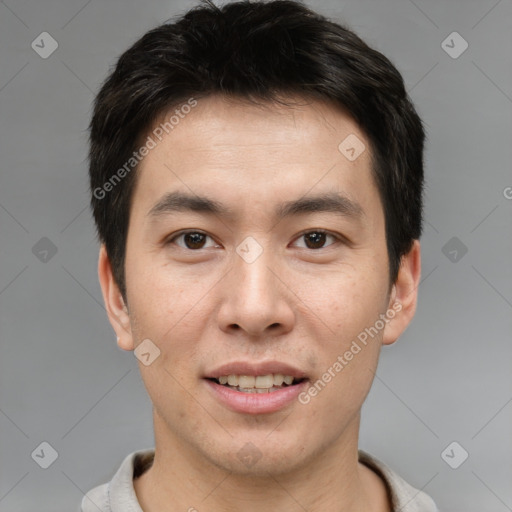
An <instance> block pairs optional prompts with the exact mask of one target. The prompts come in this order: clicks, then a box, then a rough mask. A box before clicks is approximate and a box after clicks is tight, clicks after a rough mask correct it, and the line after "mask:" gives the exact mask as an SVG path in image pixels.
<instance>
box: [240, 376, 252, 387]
mask: <svg viewBox="0 0 512 512" xmlns="http://www.w3.org/2000/svg"><path fill="white" fill-rule="evenodd" d="M255 383H256V377H254V376H252V375H240V376H239V377H238V385H239V386H240V387H241V388H253V387H254V384H255Z"/></svg>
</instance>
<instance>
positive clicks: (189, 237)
mask: <svg viewBox="0 0 512 512" xmlns="http://www.w3.org/2000/svg"><path fill="white" fill-rule="evenodd" d="M203 242H204V235H203V234H201V233H187V234H186V235H185V244H186V245H187V247H188V248H189V249H200V248H201V247H202V245H203Z"/></svg>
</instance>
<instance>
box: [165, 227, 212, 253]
mask: <svg viewBox="0 0 512 512" xmlns="http://www.w3.org/2000/svg"><path fill="white" fill-rule="evenodd" d="M207 238H210V239H211V240H213V239H212V238H211V237H210V236H208V235H207V234H206V233H202V232H201V231H182V232H181V233H178V234H177V235H174V236H173V237H171V238H169V239H168V240H167V241H166V242H165V245H170V244H172V243H175V241H176V240H180V239H182V240H183V243H184V245H182V244H179V243H177V242H176V245H177V246H178V247H181V248H182V249H190V250H198V249H204V248H205V241H206V239H207Z"/></svg>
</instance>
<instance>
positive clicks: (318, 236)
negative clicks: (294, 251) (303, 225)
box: [297, 229, 340, 249]
mask: <svg viewBox="0 0 512 512" xmlns="http://www.w3.org/2000/svg"><path fill="white" fill-rule="evenodd" d="M328 237H330V238H332V239H334V241H335V242H336V241H339V240H340V239H339V237H337V236H335V235H333V234H331V233H329V232H328V231H324V230H323V229H314V230H311V231H307V232H306V233H302V234H301V235H300V236H299V238H298V239H297V240H301V239H303V240H304V241H305V242H306V243H305V246H302V247H305V248H306V249H323V248H324V247H325V245H324V244H325V241H326V239H327V238H328ZM329 245H333V244H329ZM327 247H328V246H327Z"/></svg>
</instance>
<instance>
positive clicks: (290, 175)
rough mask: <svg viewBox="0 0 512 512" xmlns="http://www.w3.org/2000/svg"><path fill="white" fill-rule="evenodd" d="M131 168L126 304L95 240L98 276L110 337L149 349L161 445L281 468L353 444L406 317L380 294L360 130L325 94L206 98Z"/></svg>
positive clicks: (242, 466) (379, 253)
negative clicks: (307, 99) (284, 100)
mask: <svg viewBox="0 0 512 512" xmlns="http://www.w3.org/2000/svg"><path fill="white" fill-rule="evenodd" d="M348 136H351V137H352V138H351V139H348V140H349V141H351V142H352V143H351V144H350V145H349V146H348V147H347V146H346V145H345V146H344V145H343V144H342V147H341V149H340V148H339V146H340V143H341V142H342V141H344V140H345V139H346V138H347V137H348ZM354 136H355V137H357V139H355V138H354ZM156 140H158V139H156ZM354 141H355V142H354ZM361 143H362V144H364V147H365V148H366V149H364V151H363V152H362V153H361V154H360V155H359V156H358V157H357V158H355V159H354V158H353V157H354V156H355V155H357V153H358V152H359V150H360V149H361V148H362V147H363V146H361V145H360V144H361ZM350 147H354V149H355V151H352V150H351V149H350ZM347 155H348V156H350V157H351V158H347ZM137 172H138V173H139V175H138V182H137V185H136V188H135V190H134V195H133V201H132V209H131V213H130V223H129V231H128V238H127V247H126V266H125V273H126V287H127V309H126V308H125V309H124V310H123V309H122V307H117V308H116V304H119V303H118V302H116V300H117V299H116V298H115V297H116V296H118V290H117V288H116V287H115V283H113V282H112V278H111V274H110V273H109V267H108V259H107V258H106V255H105V253H104V250H102V251H103V252H102V256H101V257H100V280H101V281H102V287H103V291H104V295H105V300H106V301H107V302H109V307H108V311H109V315H110V318H111V321H112V324H113V325H114V327H115V329H116V332H117V333H118V336H119V337H120V340H119V341H118V343H119V346H120V347H122V348H124V349H127V350H132V349H134V348H136V347H138V346H139V344H140V343H141V342H143V340H150V341H149V342H148V341H145V342H144V343H145V344H146V345H143V346H142V347H144V350H143V351H144V352H149V353H150V356H149V357H148V356H146V362H148V361H149V360H152V359H153V357H154V356H155V354H157V353H158V352H157V351H158V350H159V355H158V357H156V358H155V359H154V360H153V361H152V362H151V363H150V364H148V365H146V364H143V362H140V363H139V366H140V371H141V375H142V378H143V381H144V384H145V386H146V389H147V391H148V393H149V396H150V398H151V400H152V402H153V405H154V421H155V440H156V443H157V447H158V446H159V445H161V446H164V445H166V444H167V446H173V447H176V446H179V447H180V450H183V451H186V452H189V454H194V455H193V456H194V457H197V458H198V460H202V461H204V462H205V463H212V464H214V465H215V466H217V467H221V468H224V469H226V470H229V471H234V472H238V473H252V474H256V473H258V472H260V473H261V474H264V473H266V472H271V473H273V474H278V473H282V472H285V471H290V470H293V469H294V468H296V469H299V468H300V467H302V466H303V465H304V464H306V462H307V461H312V460H314V459H315V457H316V458H318V457H321V456H322V454H324V453H326V452H327V451H328V450H329V448H332V447H335V446H336V445H338V444H342V443H346V442H355V443H357V429H358V422H359V413H360V409H361V405H362V403H363V401H364V399H365V397H366V395H367V393H368V391H369V388H370V385H371V382H372V379H373V371H375V369H376V365H377V360H378V355H379V350H380V346H381V345H382V343H383V342H384V343H391V342H392V341H394V340H395V339H396V338H397V337H398V335H399V334H400V332H401V331H402V330H403V329H404V328H405V325H406V324H407V322H408V320H409V318H410V316H411V308H410V307H409V306H407V307H403V308H402V306H400V307H396V304H397V303H396V302H395V299H396V289H395V288H393V293H391V294H390V293H389V292H390V283H389V273H388V255H387V251H386V239H385V224H384V212H383V209H382V203H381V201H380V199H379V194H378V190H377V188H376V186H375V183H374V181H373V179H372V174H371V171H370V149H369V143H368V141H367V138H366V137H365V135H364V134H363V133H362V132H361V130H360V129H359V128H358V126H357V124H356V123H355V122H354V121H353V120H352V119H351V118H350V117H349V116H347V115H346V114H345V113H343V112H342V111H341V110H335V109H334V108H333V107H332V106H328V105H326V104H323V103H320V102H312V103H310V104H308V105H303V106H300V107H295V108H289V107H277V106H270V105H268V106H267V107H266V108H262V107H257V106H251V105H247V104H244V103H239V102H233V101H232V102H228V101H227V100H225V99H223V98H221V97H209V98H206V99H201V100H200V101H198V103H197V106H196V107H195V108H193V109H192V110H191V112H190V113H188V114H187V116H185V117H184V118H182V119H180V121H179V124H177V125H176V126H175V127H174V129H173V130H172V132H170V134H169V135H168V136H166V137H164V138H162V141H159V142H158V144H157V145H156V147H154V148H153V149H151V150H150V152H149V154H148V155H147V156H146V157H145V158H144V159H143V160H142V162H141V164H140V165H139V168H138V170H137ZM102 258H103V259H102ZM417 265H418V262H417V260H416V266H417ZM411 268H412V267H411ZM416 270H417V269H416ZM401 272H402V274H401V275H402V276H404V275H406V274H407V269H406V270H401ZM404 272H405V274H404ZM413 273H414V272H413ZM410 274H411V272H409V273H408V274H407V276H409V280H408V281H407V279H406V281H407V282H408V283H409V284H410V283H412V282H413V281H414V279H411V278H410ZM399 279H400V278H399ZM109 283H110V284H109ZM410 291H411V290H410V287H409V289H407V290H406V291H405V292H403V291H402V292H399V293H402V296H404V293H408V294H409V298H410V296H411V293H410ZM391 295H392V296H391ZM413 295H414V294H413ZM393 305H395V306H393ZM391 310H393V312H392V313H393V314H391V313H390V311H391ZM379 319H380V321H379ZM365 329H367V331H365ZM369 332H371V333H372V334H371V335H369ZM364 333H366V340H365V343H363V341H362V340H363V339H364V338H365V336H364ZM356 347H359V350H358V349H357V348H356ZM350 354H351V355H350ZM336 363H338V364H336ZM228 376H230V377H229V380H228ZM284 377H286V379H285V382H283V378H284ZM291 377H293V381H292V383H291V385H286V384H287V382H288V383H289V382H290V380H291ZM329 377H330V378H329ZM226 380H228V385H226V384H224V383H225V381H226ZM319 382H320V383H319ZM280 383H282V384H280ZM315 383H316V387H315V386H314V385H315ZM255 386H256V387H255ZM241 388H243V389H241ZM257 389H258V390H259V391H256V390H257ZM315 389H316V392H315ZM248 443H249V444H248ZM331 451H332V450H331ZM191 456H192V455H191ZM256 459H257V463H254V461H255V460H256Z"/></svg>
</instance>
